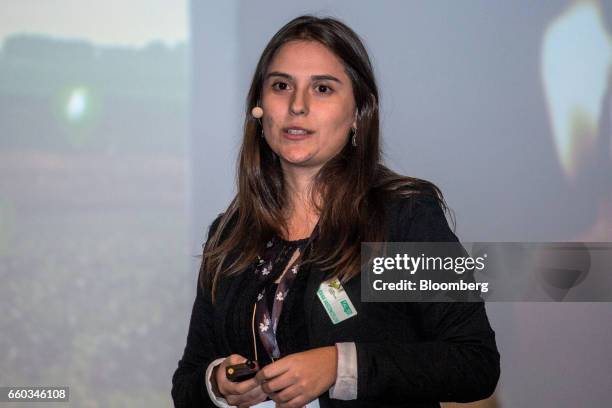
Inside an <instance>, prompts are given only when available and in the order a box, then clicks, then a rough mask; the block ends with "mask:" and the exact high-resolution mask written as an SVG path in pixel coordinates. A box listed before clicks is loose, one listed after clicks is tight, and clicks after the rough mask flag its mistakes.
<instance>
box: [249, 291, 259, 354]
mask: <svg viewBox="0 0 612 408" xmlns="http://www.w3.org/2000/svg"><path fill="white" fill-rule="evenodd" d="M255 309H257V302H255V303H253V317H252V318H251V329H253V351H254V352H255V361H257V362H259V360H258V359H257V340H256V339H255Z"/></svg>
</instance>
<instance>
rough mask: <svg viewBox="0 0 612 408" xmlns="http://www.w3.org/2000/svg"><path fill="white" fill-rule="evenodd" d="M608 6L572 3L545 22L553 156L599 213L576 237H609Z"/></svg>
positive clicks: (611, 75) (611, 34)
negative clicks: (546, 24) (554, 152)
mask: <svg viewBox="0 0 612 408" xmlns="http://www.w3.org/2000/svg"><path fill="white" fill-rule="evenodd" d="M611 12H612V6H610V5H609V4H606V3H605V2H598V1H575V2H572V3H570V4H569V5H568V6H567V8H566V9H565V10H563V11H562V12H561V13H560V14H559V15H558V16H557V17H556V18H555V19H554V20H553V21H552V22H551V23H550V24H549V26H548V27H547V29H546V32H545V35H544V38H543V42H542V69H541V75H542V82H543V85H544V94H545V96H546V101H547V107H548V114H549V118H550V125H551V130H552V132H551V133H552V135H553V139H554V144H555V148H556V153H557V157H558V159H559V163H560V166H561V167H562V170H563V174H564V175H565V177H566V179H567V181H568V183H569V184H570V185H571V189H572V190H571V191H572V193H573V194H577V195H581V196H583V197H584V198H585V200H590V201H591V202H592V204H593V206H594V208H593V212H594V213H596V214H597V218H596V220H595V222H594V223H593V225H592V226H587V227H586V229H585V230H584V231H583V232H582V233H581V234H580V236H579V237H577V238H578V239H580V240H584V241H589V240H599V241H608V240H610V239H612V147H611V146H612V144H611V143H610V141H611V139H612V128H611V124H612V105H611V98H612V13H611Z"/></svg>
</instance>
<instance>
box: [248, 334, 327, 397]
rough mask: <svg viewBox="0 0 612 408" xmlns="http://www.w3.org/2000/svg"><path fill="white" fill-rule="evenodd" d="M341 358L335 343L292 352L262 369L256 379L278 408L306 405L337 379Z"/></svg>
mask: <svg viewBox="0 0 612 408" xmlns="http://www.w3.org/2000/svg"><path fill="white" fill-rule="evenodd" d="M337 360H338V351H337V350H336V347H335V346H329V347H319V348H316V349H312V350H308V351H304V352H301V353H295V354H290V355H288V356H286V357H283V358H281V359H280V360H277V361H275V362H274V363H272V364H269V365H267V366H265V367H264V368H262V369H261V370H259V372H258V373H257V375H256V376H255V380H256V381H257V382H258V383H259V384H261V389H262V390H263V391H264V392H265V393H266V394H268V395H269V396H270V398H271V399H272V400H274V402H276V406H277V407H278V408H297V407H303V406H304V405H306V404H307V403H309V402H310V401H312V400H313V399H315V398H317V397H318V396H319V395H321V394H323V393H324V392H325V391H327V390H328V389H329V388H330V387H331V386H332V385H333V384H334V383H335V382H336V372H337Z"/></svg>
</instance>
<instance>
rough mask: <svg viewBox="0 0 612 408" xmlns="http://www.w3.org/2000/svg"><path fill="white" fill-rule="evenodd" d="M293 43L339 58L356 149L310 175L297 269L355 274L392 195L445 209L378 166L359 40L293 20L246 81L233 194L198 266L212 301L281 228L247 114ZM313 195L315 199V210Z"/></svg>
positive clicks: (270, 177) (282, 196) (340, 29)
mask: <svg viewBox="0 0 612 408" xmlns="http://www.w3.org/2000/svg"><path fill="white" fill-rule="evenodd" d="M295 40H306V41H317V42H319V43H321V44H323V45H324V46H326V47H327V48H328V49H329V50H331V51H332V52H333V53H334V54H335V55H336V56H337V57H338V58H339V59H340V61H341V62H342V63H343V65H344V69H345V70H346V73H347V75H348V77H349V78H350V80H351V82H352V86H353V94H354V98H355V106H356V109H357V127H356V128H357V135H356V142H357V146H353V144H352V143H351V138H348V137H347V140H348V142H347V143H346V145H345V146H344V148H343V149H342V150H341V151H340V153H338V154H337V155H336V156H335V157H334V158H332V159H330V160H329V161H328V162H327V163H325V165H324V166H323V167H322V168H321V169H320V171H319V172H318V174H317V175H316V176H315V179H314V182H313V189H312V191H311V201H312V203H313V205H315V206H316V208H317V210H318V212H319V223H318V234H317V237H316V244H315V245H313V247H312V250H311V251H310V252H309V255H308V257H307V259H305V260H302V264H304V263H305V262H309V263H313V264H316V265H317V266H318V267H319V268H321V269H322V270H324V271H326V272H327V277H338V278H339V279H340V280H341V281H343V282H344V281H347V280H349V279H351V278H353V277H354V276H356V275H358V274H359V270H360V268H359V266H360V265H359V262H360V245H361V242H362V241H363V242H380V241H383V240H384V238H385V237H384V234H385V214H384V203H385V201H386V200H388V199H390V197H391V196H392V195H394V194H400V195H405V196H409V195H415V194H426V195H429V196H431V197H433V198H435V199H437V200H438V201H439V202H440V204H441V206H442V208H443V209H445V210H446V208H447V207H446V205H445V203H444V199H443V197H442V193H441V192H440V190H439V189H438V188H437V187H436V186H435V185H433V184H432V183H430V182H428V181H425V180H420V179H416V178H412V177H404V176H400V175H398V174H396V173H394V172H393V171H391V170H389V169H388V168H387V167H385V166H384V165H383V164H382V162H381V151H380V140H379V139H380V135H379V100H378V88H377V86H376V81H375V79H374V73H373V69H372V64H371V62H370V58H369V57H368V54H367V51H366V49H365V47H364V45H363V43H362V42H361V40H360V39H359V37H358V35H357V34H356V33H355V32H353V30H351V29H350V28H349V27H348V26H346V25H345V24H344V23H342V22H340V21H338V20H336V19H334V18H318V17H314V16H309V15H307V16H301V17H297V18H295V19H294V20H292V21H290V22H289V23H287V24H286V25H285V26H284V27H283V28H281V29H280V30H279V31H278V32H277V33H276V34H275V35H274V36H273V37H272V39H271V40H270V42H269V43H268V45H267V46H266V48H265V49H264V51H263V53H262V55H261V57H260V59H259V62H258V64H257V67H256V69H255V73H254V75H253V79H252V81H251V87H250V90H249V94H248V97H247V101H246V110H245V121H244V135H243V141H242V147H241V149H240V155H239V158H238V163H237V165H238V166H237V167H238V168H237V184H238V192H237V194H236V196H235V197H234V199H233V200H232V202H231V203H230V205H229V206H228V208H227V210H226V211H225V212H224V214H223V215H222V216H221V218H220V220H219V222H218V225H217V228H216V230H215V231H214V232H212V234H211V236H210V237H209V240H208V243H207V245H206V246H205V248H204V254H203V260H202V266H201V269H200V283H201V284H202V285H203V287H205V288H207V289H208V290H210V291H211V292H212V297H213V300H214V298H215V290H216V287H217V283H218V281H219V278H221V277H222V276H231V275H236V274H239V273H241V272H242V271H244V270H245V269H246V268H247V267H248V266H249V265H250V264H251V263H252V262H253V261H254V260H255V258H256V257H257V254H258V253H260V251H262V250H263V246H264V245H265V243H266V242H268V240H269V239H270V238H272V237H273V236H274V235H280V234H281V231H285V230H286V227H287V221H286V220H285V218H284V216H283V208H284V207H285V205H286V203H287V198H286V191H285V181H284V178H283V172H282V169H281V166H280V162H279V160H278V159H277V158H276V156H275V154H274V153H273V152H272V150H271V149H270V147H269V146H268V144H267V142H266V141H265V139H264V138H262V137H260V135H261V132H262V128H261V124H260V122H259V121H258V120H256V119H254V118H253V117H252V116H251V114H250V111H251V109H252V108H253V107H254V106H257V105H258V102H259V101H260V100H261V95H262V87H263V82H264V78H265V75H266V73H267V70H268V67H269V65H270V63H271V62H272V60H273V58H274V56H275V55H276V53H277V51H278V50H279V48H280V47H282V46H283V45H284V44H286V43H287V42H289V41H295ZM314 197H321V200H320V203H321V204H320V205H318V206H317V205H316V201H315V200H314ZM230 253H232V254H233V255H234V256H230ZM230 259H231V260H232V261H231V262H229V264H228V262H227V261H229V260H230Z"/></svg>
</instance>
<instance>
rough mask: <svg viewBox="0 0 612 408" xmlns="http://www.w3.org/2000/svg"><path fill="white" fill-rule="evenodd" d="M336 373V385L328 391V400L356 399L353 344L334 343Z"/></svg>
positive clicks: (355, 363)
mask: <svg viewBox="0 0 612 408" xmlns="http://www.w3.org/2000/svg"><path fill="white" fill-rule="evenodd" d="M336 349H337V350H338V371H337V373H336V383H335V384H334V385H333V386H332V387H331V388H330V389H329V398H333V399H338V400H353V399H357V347H356V346H355V343H336Z"/></svg>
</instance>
